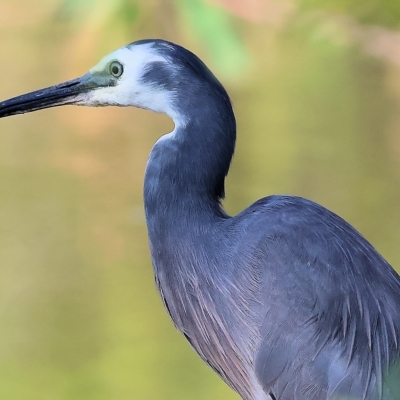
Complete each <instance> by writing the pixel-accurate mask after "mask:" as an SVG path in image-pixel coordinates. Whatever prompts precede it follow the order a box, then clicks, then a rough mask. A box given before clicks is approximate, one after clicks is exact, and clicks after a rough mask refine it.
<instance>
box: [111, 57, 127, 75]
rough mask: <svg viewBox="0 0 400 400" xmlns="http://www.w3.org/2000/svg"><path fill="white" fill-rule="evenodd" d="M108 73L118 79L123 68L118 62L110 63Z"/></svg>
mask: <svg viewBox="0 0 400 400" xmlns="http://www.w3.org/2000/svg"><path fill="white" fill-rule="evenodd" d="M109 71H110V74H111V75H112V76H113V77H115V78H119V77H120V76H121V75H122V74H123V72H124V67H123V66H122V64H121V63H120V62H118V61H113V62H112V63H110V66H109Z"/></svg>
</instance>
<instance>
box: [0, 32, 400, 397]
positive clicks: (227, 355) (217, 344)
mask: <svg viewBox="0 0 400 400" xmlns="http://www.w3.org/2000/svg"><path fill="white" fill-rule="evenodd" d="M113 63H114V64H113ZM115 63H117V64H115ZM110 65H117V68H116V69H115V71H116V72H115V74H113V71H112V69H110ZM121 71H122V72H121ZM117 72H118V73H117ZM120 73H121V75H120ZM71 82H73V84H70V83H67V84H63V85H61V86H56V87H55V88H49V89H45V90H43V91H40V92H37V93H39V94H37V93H36V94H35V93H33V94H28V95H25V96H23V97H18V98H15V99H11V100H8V101H5V102H3V103H0V117H2V116H7V115H13V114H17V113H22V112H29V111H32V110H36V109H39V108H45V107H50V106H54V105H61V104H72V103H74V102H75V103H76V104H80V105H82V104H83V105H91V106H98V105H110V104H112V105H122V106H126V105H132V106H136V107H142V108H148V109H151V110H154V111H159V112H165V113H167V114H168V115H170V116H171V117H172V118H173V119H174V122H175V129H174V131H173V132H171V133H169V134H167V135H164V136H163V137H162V138H161V139H160V140H159V141H158V142H157V143H156V144H155V146H154V148H153V149H152V151H151V154H150V157H149V161H148V165H147V169H146V177H145V187H144V202H145V212H146V219H147V225H148V232H149V241H150V248H151V254H152V261H153V266H154V271H155V277H156V282H157V286H158V288H159V290H160V293H161V297H162V299H163V301H164V304H165V306H166V308H167V310H168V312H169V314H170V315H171V317H172V319H173V321H174V323H175V325H176V326H177V328H178V329H179V330H180V331H181V332H182V333H183V334H184V335H185V337H186V338H187V339H188V341H189V342H190V343H191V345H192V346H193V347H194V349H195V350H196V351H197V352H198V353H199V355H200V356H201V357H202V358H203V360H204V361H205V362H207V363H208V364H209V365H210V366H211V367H212V368H213V369H214V370H215V371H216V372H217V373H218V374H219V375H220V376H221V377H222V378H223V379H224V380H225V381H226V382H227V383H228V384H229V385H230V386H231V387H232V388H233V389H234V390H236V391H237V392H238V393H239V394H240V396H241V397H242V398H243V399H244V400H267V399H272V400H278V399H279V400H400V278H399V275H398V274H397V273H396V272H395V271H394V270H393V269H392V267H391V266H390V265H389V264H388V263H387V262H386V261H385V260H384V259H383V258H382V257H381V256H380V255H379V254H378V253H377V251H376V250H375V249H374V248H373V247H372V246H371V244H369V243H368V242H367V241H366V240H365V239H364V238H363V237H362V236H361V235H360V234H359V233H358V232H357V231H356V230H355V229H354V228H352V227H351V226H350V225H349V224H348V223H346V222H345V221H344V220H343V219H341V218H340V217H338V216H337V215H335V214H334V213H332V212H330V211H328V210H327V209H325V208H323V207H322V206H320V205H318V204H316V203H313V202H311V201H309V200H305V199H302V198H299V197H291V196H271V197H267V198H264V199H261V200H259V201H257V202H256V203H254V204H253V205H251V206H250V207H248V208H247V209H246V210H244V211H243V212H241V213H240V214H238V215H237V216H235V217H230V216H228V215H227V214H226V213H225V212H224V211H223V209H222V207H221V200H222V198H223V197H224V179H225V176H226V174H227V173H228V170H229V166H230V162H231V159H232V155H233V151H234V146H235V138H236V124H235V117H234V114H233V110H232V106H231V103H230V100H229V97H228V95H227V93H226V91H225V89H224V88H223V87H222V85H221V84H220V83H219V82H218V80H217V79H216V78H215V77H214V76H213V75H212V73H211V72H210V71H209V70H208V69H207V67H206V66H205V65H204V64H203V63H202V62H201V61H200V60H199V59H198V58H197V57H196V56H195V55H193V54H192V53H190V52H189V51H187V50H185V49H183V48H182V47H180V46H177V45H175V44H172V43H169V42H165V41H162V40H146V41H140V42H135V43H132V44H130V45H128V46H127V47H125V48H122V49H120V50H117V51H116V52H114V53H112V54H111V55H110V56H108V57H106V58H105V59H103V60H102V61H101V62H100V63H99V65H98V66H96V67H95V68H94V69H92V70H91V72H90V73H89V74H87V75H85V76H84V79H83V78H78V79H77V80H74V81H71ZM80 87H81V90H79V88H80ZM60 88H61V89H60ZM60 90H61V91H60ZM46 91H48V92H46ZM46 93H49V96H50V97H47V98H46ZM54 99H56V102H54Z"/></svg>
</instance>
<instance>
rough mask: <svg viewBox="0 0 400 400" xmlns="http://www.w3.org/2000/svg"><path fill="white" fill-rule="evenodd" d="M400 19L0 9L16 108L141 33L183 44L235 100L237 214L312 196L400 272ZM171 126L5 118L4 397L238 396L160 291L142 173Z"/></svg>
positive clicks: (216, 7)
mask: <svg viewBox="0 0 400 400" xmlns="http://www.w3.org/2000/svg"><path fill="white" fill-rule="evenodd" d="M399 22H400V2H398V1H392V0H386V1H383V2H382V1H378V0H375V1H353V0H340V1H338V0H331V1H327V0H304V1H301V0H298V1H295V0H282V1H278V0H248V1H241V0H236V1H235V0H209V1H203V0H193V1H190V0H176V1H172V0H169V1H168V0H146V1H144V0H142V1H139V0H114V1H105V0H103V1H95V0H70V1H67V0H64V1H57V0H29V1H28V0H0V37H1V39H0V72H1V73H0V99H5V98H8V97H11V96H14V95H18V94H21V93H23V92H26V91H30V90H34V89H37V88H40V87H43V86H49V85H51V84H54V83H57V82H59V81H63V80H67V79H70V78H73V77H75V76H77V75H81V74H83V73H84V72H86V71H87V70H88V69H89V68H90V67H92V66H93V65H94V64H96V63H97V61H98V60H99V59H100V58H101V57H102V56H103V55H105V54H107V53H108V52H110V51H112V50H114V49H116V48H118V47H120V46H122V45H125V44H126V43H129V42H132V41H134V40H137V39H142V38H151V37H159V38H163V39H168V40H172V41H175V42H178V43H180V44H181V45H183V46H186V47H188V48H190V49H191V50H192V51H194V52H195V53H197V54H198V55H199V56H200V57H201V58H202V59H203V60H204V61H205V62H206V63H207V64H208V65H209V66H210V68H211V69H212V70H213V71H214V72H215V73H216V74H217V76H218V77H219V78H220V80H221V81H222V82H223V84H224V85H225V86H226V87H227V89H228V92H229V93H230V95H231V97H232V100H233V103H234V106H235V110H236V115H237V120H238V142H237V145H238V146H237V150H236V153H235V158H234V161H233V165H232V169H231V173H230V175H229V177H228V182H227V200H226V202H225V205H226V208H227V210H228V212H229V213H232V214H234V213H236V212H238V211H239V210H241V209H242V208H244V207H246V206H247V205H249V204H250V203H251V202H253V201H255V200H256V199H258V198H260V197H263V196H266V195H268V194H272V193H280V194H295V195H300V196H305V197H307V198H310V199H312V200H314V201H317V202H319V203H322V204H323V205H324V206H326V207H328V208H330V209H331V210H333V211H334V212H336V213H338V214H339V215H341V216H342V217H344V218H345V219H347V220H348V221H349V222H350V223H352V224H353V225H354V226H355V227H356V228H357V229H358V230H359V231H361V232H362V233H363V234H364V235H365V236H366V237H367V238H368V239H369V240H370V241H371V242H372V243H373V244H374V245H375V246H376V248H377V249H378V250H379V251H380V252H381V253H382V254H383V255H384V256H385V257H386V258H387V259H388V261H389V262H390V263H391V264H392V265H393V266H394V267H395V268H397V269H398V268H399V267H400V246H399V244H400V224H399V222H400V69H399V67H400V30H399V28H400V26H399ZM171 129H172V123H171V121H170V120H169V119H168V118H167V117H165V116H163V115H155V114H152V113H150V112H147V111H143V110H135V109H117V108H99V109H90V108H80V107H64V108H59V109H57V108H56V109H50V110H45V111H40V112H37V113H32V114H28V115H24V116H16V117H12V118H7V119H2V120H0V321H1V323H0V399H7V400H14V399H15V400H17V399H18V400H30V399H32V400H37V399H43V400H45V399H48V400H58V399H60V400H67V399H71V400H72V399H74V400H79V399H82V400H83V399H85V400H103V399H104V400H110V399H111V400H114V399H116V400H125V399H146V400H147V399H151V400H161V399H163V400H165V399H193V400H205V399H207V400H208V399H226V400H228V399H237V396H236V395H235V394H234V393H233V392H232V391H231V390H230V389H229V388H227V387H226V385H225V384H224V383H223V382H222V381H221V380H220V379H219V378H218V377H217V376H216V375H215V374H214V373H213V372H212V371H211V370H209V369H208V368H207V367H206V366H205V365H204V364H203V363H202V362H201V361H200V359H199V358H198V357H197V356H196V355H195V354H194V352H193V351H192V350H191V348H190V347H189V345H188V344H187V343H186V341H185V340H183V338H182V337H181V336H180V334H178V333H177V332H176V331H175V329H174V327H173V325H172V323H171V322H170V321H169V318H168V317H167V314H166V313H165V311H164V309H163V306H162V304H161V301H160V299H159V297H158V294H157V292H156V289H155V286H154V280H153V274H152V268H151V262H150V256H149V249H148V244H147V232H146V226H145V220H144V215H143V201H142V185H143V173H144V169H145V165H146V159H147V155H148V153H149V151H150V149H151V147H152V145H153V143H154V142H155V141H156V139H157V138H158V137H159V136H160V135H161V134H163V133H166V132H168V131H170V130H171ZM398 270H399V269H398Z"/></svg>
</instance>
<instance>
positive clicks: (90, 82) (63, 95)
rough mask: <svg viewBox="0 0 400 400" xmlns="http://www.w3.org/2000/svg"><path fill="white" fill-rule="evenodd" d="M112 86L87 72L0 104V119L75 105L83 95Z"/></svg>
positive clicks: (102, 78) (109, 82) (106, 80)
mask: <svg viewBox="0 0 400 400" xmlns="http://www.w3.org/2000/svg"><path fill="white" fill-rule="evenodd" d="M114 85H115V83H114V82H113V81H112V80H111V79H109V78H106V77H103V76H96V75H93V74H91V73H90V72H89V73H87V74H85V75H83V76H81V77H79V78H76V79H72V80H70V81H67V82H64V83H60V84H58V85H54V86H50V87H48V88H45V89H40V90H36V91H34V92H30V93H26V94H23V95H21V96H17V97H13V98H12V99H9V100H5V101H2V102H0V118H3V117H8V116H10V115H16V114H24V113H28V112H31V111H36V110H41V109H43V108H49V107H57V106H62V105H65V104H75V103H77V102H78V101H79V100H81V98H82V95H84V94H85V93H88V92H90V91H92V90H94V89H97V88H100V87H106V86H114Z"/></svg>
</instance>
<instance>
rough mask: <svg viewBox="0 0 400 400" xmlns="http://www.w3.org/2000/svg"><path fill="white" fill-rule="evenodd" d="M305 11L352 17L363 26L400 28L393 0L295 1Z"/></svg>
mask: <svg viewBox="0 0 400 400" xmlns="http://www.w3.org/2000/svg"><path fill="white" fill-rule="evenodd" d="M297 2H298V3H299V4H300V5H301V8H302V9H303V10H305V11H310V10H324V11H326V12H328V13H336V14H342V15H346V16H351V17H354V18H355V19H356V20H357V21H359V22H361V23H363V24H373V25H380V26H384V27H387V28H395V29H396V28H399V26H400V2H398V1H393V0H297Z"/></svg>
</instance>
